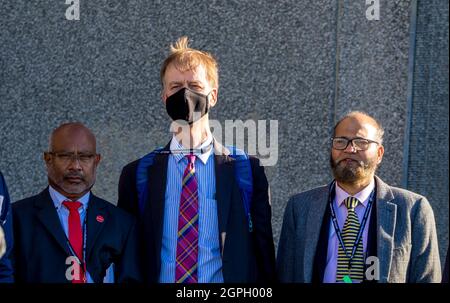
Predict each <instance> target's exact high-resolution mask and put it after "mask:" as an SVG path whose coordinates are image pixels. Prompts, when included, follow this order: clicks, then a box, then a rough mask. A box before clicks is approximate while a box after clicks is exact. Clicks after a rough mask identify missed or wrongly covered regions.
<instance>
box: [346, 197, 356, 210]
mask: <svg viewBox="0 0 450 303" xmlns="http://www.w3.org/2000/svg"><path fill="white" fill-rule="evenodd" d="M344 203H345V207H347V209H350V210H352V209H355V207H356V205H358V203H359V200H358V199H356V198H355V197H348V198H347V199H345V200H344Z"/></svg>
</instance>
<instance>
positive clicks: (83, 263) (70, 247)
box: [66, 209, 87, 283]
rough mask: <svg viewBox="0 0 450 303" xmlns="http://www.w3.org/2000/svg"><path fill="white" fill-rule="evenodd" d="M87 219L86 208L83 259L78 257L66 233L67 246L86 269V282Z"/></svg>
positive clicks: (84, 276) (84, 277)
mask: <svg viewBox="0 0 450 303" xmlns="http://www.w3.org/2000/svg"><path fill="white" fill-rule="evenodd" d="M86 220H87V209H86V215H85V216H84V221H83V256H82V260H80V259H79V258H78V256H77V254H76V253H75V250H74V249H73V247H72V245H71V244H70V240H69V238H68V237H67V235H66V238H67V246H68V247H69V250H70V253H71V254H72V257H74V258H75V260H76V261H77V263H78V265H80V267H82V268H83V271H84V275H83V279H84V282H85V283H86V273H87V271H86V239H87V228H86Z"/></svg>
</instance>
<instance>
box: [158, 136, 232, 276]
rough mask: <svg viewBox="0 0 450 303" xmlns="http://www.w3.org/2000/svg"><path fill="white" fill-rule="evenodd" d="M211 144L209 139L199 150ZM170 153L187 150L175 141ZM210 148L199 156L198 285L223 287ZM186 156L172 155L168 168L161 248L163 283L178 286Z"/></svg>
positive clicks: (172, 143)
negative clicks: (178, 250)
mask: <svg viewBox="0 0 450 303" xmlns="http://www.w3.org/2000/svg"><path fill="white" fill-rule="evenodd" d="M211 144H212V137H211V136H210V137H209V138H208V139H207V140H206V141H205V142H204V143H203V144H202V145H201V146H200V147H199V148H204V147H207V146H209V145H211ZM170 149H171V150H172V151H174V150H180V149H184V147H183V146H182V145H181V144H180V143H179V142H178V140H177V139H176V138H175V137H173V138H172V141H171V144H170ZM212 151H213V149H212V148H211V149H210V150H209V151H207V152H205V153H203V154H196V155H197V158H196V161H195V175H196V177H197V183H198V202H199V210H198V214H199V219H198V220H199V221H198V229H199V239H198V269H197V277H198V282H199V283H222V282H223V276H222V257H221V254H220V243H219V220H218V217H217V201H216V200H215V196H214V195H215V192H216V177H215V170H214V153H213V152H212ZM185 156H186V154H183V153H173V154H170V155H169V159H168V167H167V185H166V195H165V207H164V220H163V221H164V224H163V234H162V246H161V272H160V277H159V281H160V282H161V283H174V282H175V265H176V248H177V233H178V215H179V206H180V197H181V190H182V179H183V174H184V170H185V169H186V166H187V159H186V157H185Z"/></svg>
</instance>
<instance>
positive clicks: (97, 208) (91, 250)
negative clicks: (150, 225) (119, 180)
mask: <svg viewBox="0 0 450 303" xmlns="http://www.w3.org/2000/svg"><path fill="white" fill-rule="evenodd" d="M12 212H13V224H14V239H15V246H14V259H13V260H14V268H15V279H16V281H17V282H26V283H70V281H68V280H67V279H66V271H67V269H68V268H69V266H70V265H71V264H69V265H66V258H67V257H69V256H72V254H71V253H70V250H69V247H68V239H67V237H66V235H65V233H64V230H63V228H62V225H61V222H60V220H59V217H58V214H57V212H56V209H55V206H54V204H53V201H52V199H51V197H50V194H49V191H48V188H46V189H45V190H44V191H42V192H41V193H40V194H38V195H36V196H33V197H30V198H27V199H24V200H21V201H18V202H16V203H13V205H12ZM86 216H87V223H86V226H87V227H86V228H87V232H86V233H87V241H86V260H87V262H86V266H87V271H88V272H89V274H90V275H91V277H92V279H93V280H94V282H95V283H101V282H102V281H103V278H104V276H105V273H106V270H107V268H108V267H109V266H110V265H111V263H114V265H115V267H114V268H115V282H119V283H121V282H139V281H140V280H141V278H140V270H139V268H138V264H137V254H138V248H137V245H138V244H137V238H136V223H135V220H134V218H133V217H132V216H130V215H129V214H127V213H126V212H124V211H122V210H121V209H119V208H117V207H116V206H114V205H113V204H111V203H109V202H107V201H105V200H102V199H100V198H98V197H96V196H94V195H93V194H92V193H91V195H90V199H89V205H88V209H87V215H86ZM97 216H102V217H103V219H104V220H103V222H102V220H97Z"/></svg>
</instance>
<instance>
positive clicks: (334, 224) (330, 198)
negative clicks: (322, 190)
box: [328, 181, 375, 263]
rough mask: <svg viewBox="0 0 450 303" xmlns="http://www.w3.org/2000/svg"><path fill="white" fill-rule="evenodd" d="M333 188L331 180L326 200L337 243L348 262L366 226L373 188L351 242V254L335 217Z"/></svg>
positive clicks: (334, 185)
mask: <svg viewBox="0 0 450 303" xmlns="http://www.w3.org/2000/svg"><path fill="white" fill-rule="evenodd" d="M335 188H336V181H333V183H331V185H330V188H329V192H328V202H329V203H330V209H331V219H332V221H333V226H334V230H335V232H336V236H337V237H338V239H339V243H340V245H341V247H342V249H343V250H344V253H345V255H346V256H347V258H349V263H351V261H352V259H353V257H354V256H355V253H356V249H357V247H358V244H359V241H361V238H362V234H363V231H364V227H365V226H366V223H367V219H368V217H369V213H370V208H371V207H372V203H373V200H374V199H373V198H374V195H375V189H374V190H372V193H371V194H370V196H369V202H368V203H367V207H366V211H365V212H364V216H363V219H362V222H361V225H360V227H359V230H358V235H357V236H356V239H355V243H354V244H353V249H352V254H351V255H350V256H349V253H348V251H347V249H346V248H345V245H344V240H343V239H342V233H341V229H340V228H339V225H338V222H337V218H336V213H335V211H334V206H333V200H334V195H335Z"/></svg>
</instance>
